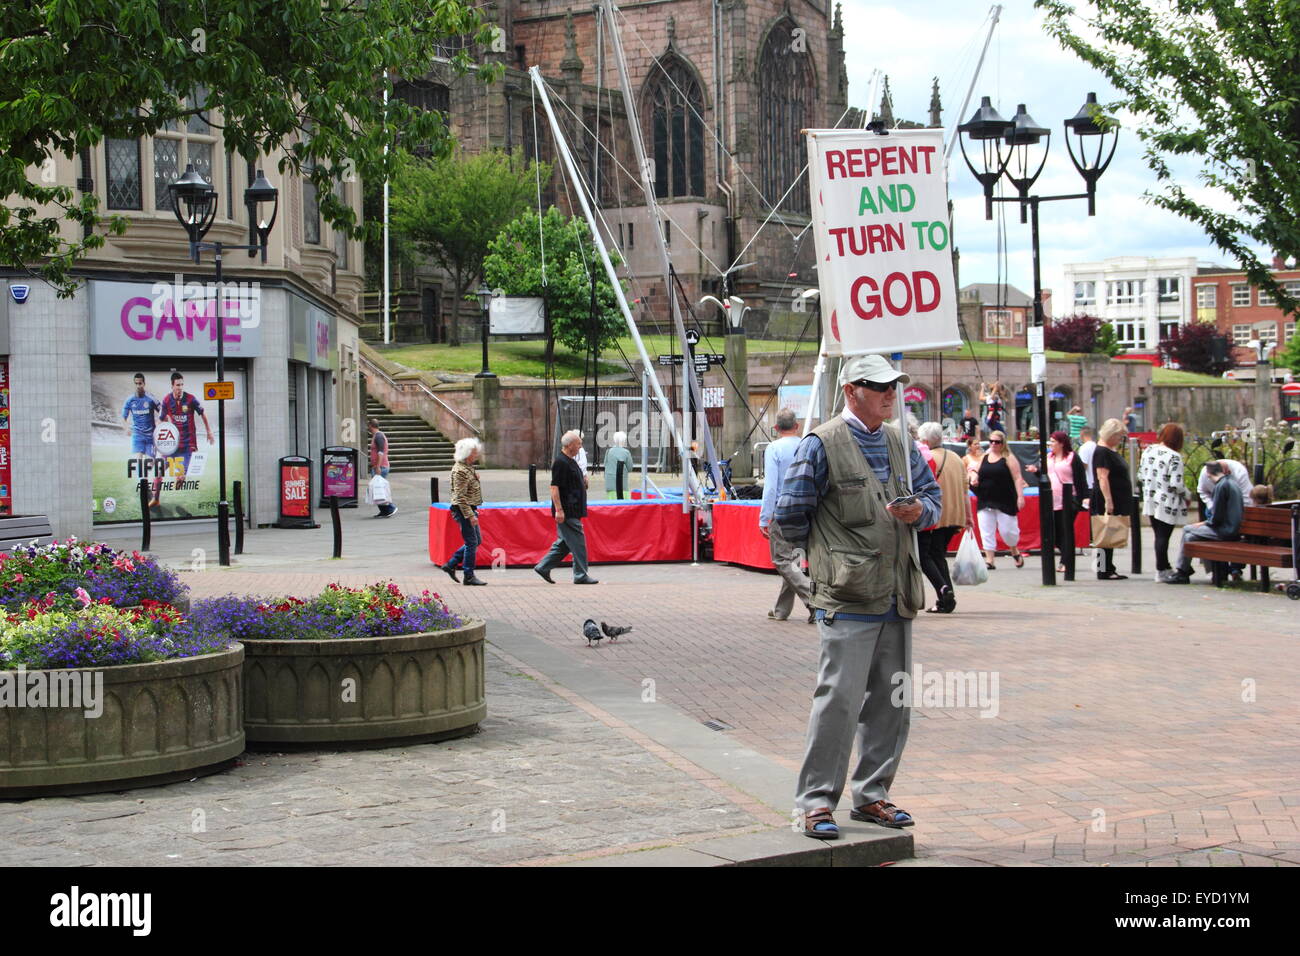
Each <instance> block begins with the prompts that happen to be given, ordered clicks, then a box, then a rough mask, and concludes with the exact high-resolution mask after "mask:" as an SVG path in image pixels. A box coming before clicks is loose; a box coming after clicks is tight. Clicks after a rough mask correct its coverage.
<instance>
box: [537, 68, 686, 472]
mask: <svg viewBox="0 0 1300 956" xmlns="http://www.w3.org/2000/svg"><path fill="white" fill-rule="evenodd" d="M528 75H529V76H530V77H531V78H532V81H533V86H534V88H536V90H537V94H538V96H539V97H540V98H541V101H542V106H543V107H545V109H546V116H547V118H548V119H549V120H550V123H551V134H552V135H553V136H554V137H555V146H556V149H558V150H559V152H560V158H561V159H562V160H563V161H564V168H565V169H566V170H567V171H568V173H569V178H570V180H572V182H573V185H574V189H573V191H574V193H575V194H576V195H577V197H578V204H579V205H580V206H582V214H583V216H585V217H586V220H587V225H588V227H590V229H591V238H592V240H593V241H594V242H595V244H596V251H597V253H599V255H600V261H601V263H602V264H603V265H604V266H605V274H606V275H607V276H608V277H609V284H610V285H611V286H613V287H614V296H615V297H616V298H617V299H618V306H619V310H620V311H621V312H622V313H623V320H624V321H625V322H626V323H627V327H628V331H629V332H630V333H631V335H632V341H633V343H634V344H635V345H636V350H637V352H638V353H639V354H640V356H641V362H642V363H643V364H644V366H645V368H646V371H647V372H650V374H649V375H648V376H647V377H648V379H649V382H650V387H651V389H652V390H653V391H654V395H655V401H657V402H658V403H659V407H660V409H662V410H663V416H664V421H665V422H666V423H667V425H668V430H669V432H670V433H671V434H672V436H673V439H674V441H676V443H677V450H678V452H679V453H680V454H681V456H682V458H683V459H686V457H687V455H686V447H685V446H684V445H683V444H682V438H681V435H680V434H679V433H678V431H677V429H676V428H675V427H674V426H673V418H672V409H671V406H670V405H669V404H668V399H667V398H666V397H665V396H664V393H663V389H662V388H661V387H660V385H659V376H658V375H655V374H654V373H653V372H651V371H650V370H651V369H652V368H653V366H652V365H651V364H650V356H649V355H648V354H646V350H645V343H644V342H642V341H641V333H640V332H639V331H638V330H637V327H636V321H635V320H634V319H633V318H632V310H631V308H629V307H628V304H627V297H626V296H624V295H623V285H622V283H620V282H619V280H618V274H617V273H616V272H615V271H614V264H613V263H612V262H610V259H609V252H608V251H607V250H606V249H605V240H604V238H603V237H602V236H601V234H600V229H599V227H598V226H597V225H596V218H595V216H593V215H592V212H591V205H590V204H589V203H588V202H587V193H586V191H585V190H584V189H583V186H582V179H581V178H580V177H579V176H578V171H577V168H576V166H575V165H574V162H573V154H572V153H570V152H569V143H568V141H567V140H566V139H565V138H564V131H563V130H562V129H560V124H559V121H558V120H557V119H556V118H555V111H554V110H553V109H552V108H551V98H550V96H549V95H548V94H547V92H546V84H545V83H543V82H542V75H541V73H540V72H539V70H538V68H537V67H535V66H534V67H531V68H530V69H529V70H528ZM648 425H649V423H648V422H647V423H645V426H646V427H648Z"/></svg>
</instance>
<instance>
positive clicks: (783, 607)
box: [767, 521, 811, 620]
mask: <svg viewBox="0 0 1300 956" xmlns="http://www.w3.org/2000/svg"><path fill="white" fill-rule="evenodd" d="M767 533H768V538H767V547H768V551H769V552H770V553H771V555H772V563H773V564H774V565H776V570H777V573H778V574H780V575H781V593H780V594H778V595H777V597H776V607H775V608H773V611H774V613H775V614H776V616H777V617H778V618H781V619H782V620H784V619H785V618H787V617H789V616H790V612H791V611H792V610H794V598H795V595H796V594H797V595H798V596H799V600H800V601H803V603H804V604H807V603H808V599H809V597H810V595H809V593H808V585H809V584H810V583H811V582H810V580H809V578H808V575H807V574H805V573H804V570H803V568H801V567H800V566H799V560H798V559H799V558H801V557H802V552H798V549H796V548H795V547H794V545H792V544H791V543H790V541H789V539H787V538H786V537H785V536H784V535H782V534H781V529H780V528H778V527H777V525H776V522H775V521H773V522H772V523H771V524H769V525H768V526H767Z"/></svg>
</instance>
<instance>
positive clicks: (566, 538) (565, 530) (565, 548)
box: [537, 518, 587, 581]
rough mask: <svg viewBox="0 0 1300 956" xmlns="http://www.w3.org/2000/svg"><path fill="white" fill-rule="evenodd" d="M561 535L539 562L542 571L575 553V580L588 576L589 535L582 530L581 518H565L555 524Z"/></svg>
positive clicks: (549, 568) (538, 565)
mask: <svg viewBox="0 0 1300 956" xmlns="http://www.w3.org/2000/svg"><path fill="white" fill-rule="evenodd" d="M555 528H556V530H557V531H558V532H559V537H558V538H556V539H555V543H554V544H552V545H551V550H550V551H547V552H546V556H545V557H543V558H542V560H541V561H539V562H537V567H538V569H539V570H542V571H549V570H551V569H552V568H554V567H555V566H556V565H558V564H559V563H560V562H561V561H563V560H564V556H565V555H567V554H572V555H573V580H575V581H577V580H580V579H581V578H585V577H586V576H587V536H586V535H585V534H584V533H583V531H582V519H581V518H565V519H564V521H562V522H559V523H557V524H556V526H555Z"/></svg>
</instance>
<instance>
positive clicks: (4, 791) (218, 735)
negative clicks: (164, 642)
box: [0, 644, 244, 798]
mask: <svg viewBox="0 0 1300 956" xmlns="http://www.w3.org/2000/svg"><path fill="white" fill-rule="evenodd" d="M243 662H244V649H243V647H242V646H240V645H238V644H236V645H235V646H234V647H233V648H231V649H230V650H228V651H222V652H221V653H219V654H208V655H206V656H203V657H185V658H181V659H179V660H171V661H155V662H153V663H149V664H126V665H122V666H118V667H103V668H75V669H72V670H63V671H26V672H15V671H9V672H6V673H7V674H11V675H14V676H13V677H12V678H10V679H12V680H18V679H19V677H20V675H21V678H22V679H23V680H25V681H26V682H27V684H26V686H27V687H29V688H30V687H31V686H32V682H33V680H41V679H42V677H40V676H38V675H43V679H44V681H45V682H46V686H49V687H52V686H53V681H52V680H51V678H52V677H54V676H55V675H69V674H71V675H75V676H76V677H78V678H80V677H82V676H83V675H89V676H90V677H91V679H92V680H94V679H95V678H96V677H97V676H98V675H102V680H103V684H102V694H100V695H97V696H99V698H100V703H101V704H102V708H103V709H102V713H100V714H99V715H98V716H87V714H86V710H87V708H86V707H84V706H83V707H48V706H22V707H18V706H4V707H0V798H14V797H35V796H45V795H49V794H60V793H64V794H66V793H95V792H100V791H105V790H121V789H124V788H131V787H146V786H154V785H157V784H161V783H170V782H173V781H175V780H182V779H188V778H190V777H194V776H197V775H200V774H207V773H215V772H216V771H218V770H224V769H226V768H228V767H229V766H231V765H232V764H233V763H234V760H235V758H236V757H237V756H239V754H240V753H242V752H243V750H244V728H243V723H242V721H241V709H242V706H243V696H242V679H243V672H242V670H241V668H242V666H243ZM83 686H84V685H83ZM82 703H83V704H85V703H86V701H85V700H84V699H83V700H82Z"/></svg>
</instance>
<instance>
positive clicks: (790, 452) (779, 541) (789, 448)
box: [758, 408, 815, 624]
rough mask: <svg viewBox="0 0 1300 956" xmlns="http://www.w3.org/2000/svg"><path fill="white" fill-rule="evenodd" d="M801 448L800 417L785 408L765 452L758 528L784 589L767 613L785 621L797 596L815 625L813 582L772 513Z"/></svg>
mask: <svg viewBox="0 0 1300 956" xmlns="http://www.w3.org/2000/svg"><path fill="white" fill-rule="evenodd" d="M798 447H799V419H798V418H797V417H796V416H795V413H794V412H793V411H791V410H790V409H788V408H783V409H781V410H780V411H779V412H777V413H776V440H775V441H773V442H772V443H771V444H769V445H768V446H767V449H766V450H765V451H764V452H763V507H762V508H761V509H760V510H759V513H758V530H759V531H761V532H762V533H763V537H765V538H767V545H768V553H769V554H770V555H771V558H772V564H773V566H774V567H775V568H776V570H777V573H778V574H780V575H781V590H780V591H779V592H778V593H777V596H776V604H775V605H774V606H773V607H772V610H770V611H768V612H767V616H768V617H770V618H772V619H773V620H774V621H784V620H785V619H786V618H788V617H789V616H790V612H791V611H792V610H793V609H794V599H795V597H796V595H797V596H798V598H799V600H800V601H802V602H803V605H804V607H805V608H806V609H807V611H808V623H809V624H812V623H813V622H814V620H815V618H814V616H813V609H812V605H811V604H809V603H808V602H809V593H808V587H809V585H810V584H811V583H812V582H811V581H810V580H809V579H808V575H807V574H805V573H804V570H803V567H802V558H801V555H800V554H797V553H796V552H795V550H794V546H793V545H792V544H790V542H789V541H787V540H786V538H785V535H783V534H782V533H781V528H780V526H779V525H775V524H773V523H772V513H773V512H774V511H775V510H776V503H777V501H778V500H779V499H780V497H781V485H782V479H783V478H784V477H785V471H786V469H787V468H789V467H790V462H792V461H793V460H794V453H795V450H796V449H797V448H798Z"/></svg>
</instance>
